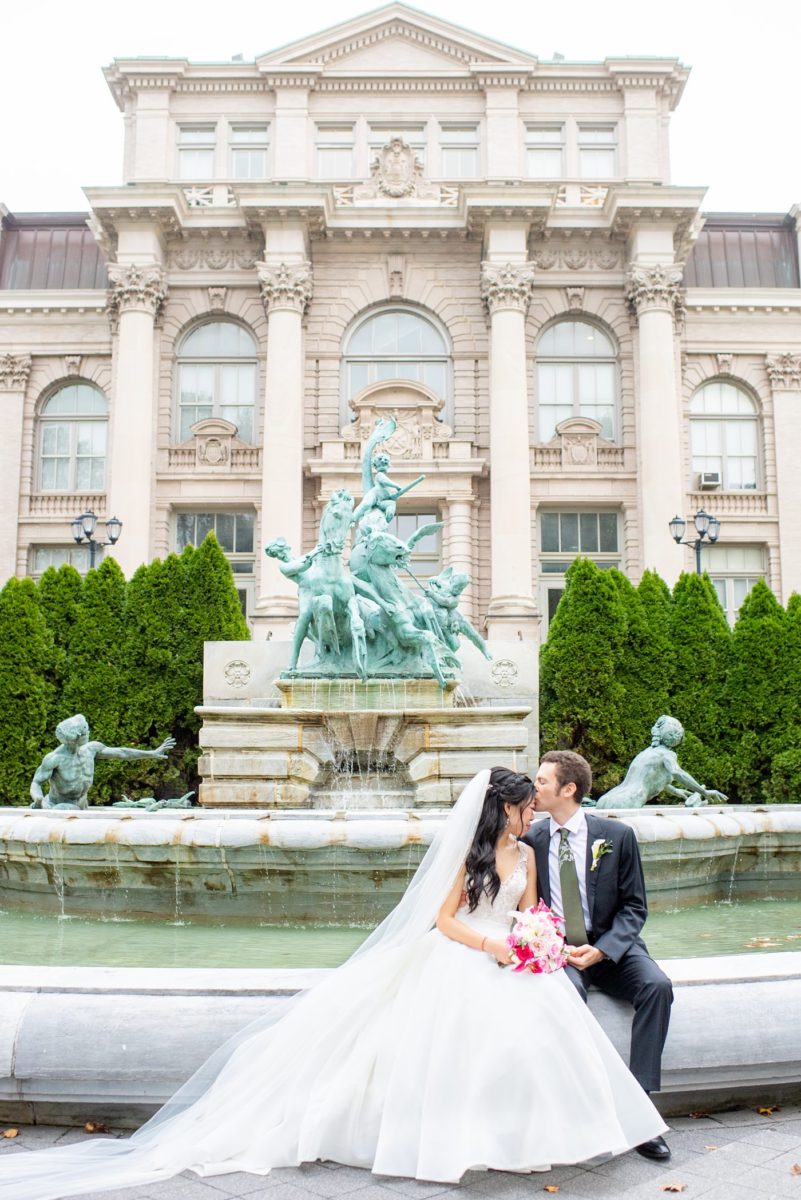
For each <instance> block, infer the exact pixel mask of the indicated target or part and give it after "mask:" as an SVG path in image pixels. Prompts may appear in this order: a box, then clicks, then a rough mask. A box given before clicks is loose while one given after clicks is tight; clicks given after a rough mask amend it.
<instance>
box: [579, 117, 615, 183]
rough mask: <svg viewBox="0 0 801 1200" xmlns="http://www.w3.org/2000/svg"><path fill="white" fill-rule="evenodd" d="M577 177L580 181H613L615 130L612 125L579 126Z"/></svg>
mask: <svg viewBox="0 0 801 1200" xmlns="http://www.w3.org/2000/svg"><path fill="white" fill-rule="evenodd" d="M578 151H579V175H580V177H581V178H582V179H614V177H615V174H616V170H617V129H616V126H614V125H579V127H578Z"/></svg>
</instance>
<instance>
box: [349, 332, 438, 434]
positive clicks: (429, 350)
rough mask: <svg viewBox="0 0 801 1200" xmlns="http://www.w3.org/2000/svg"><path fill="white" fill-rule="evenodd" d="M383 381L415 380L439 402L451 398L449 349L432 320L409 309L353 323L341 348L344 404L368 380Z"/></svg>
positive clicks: (369, 381) (360, 389)
mask: <svg viewBox="0 0 801 1200" xmlns="http://www.w3.org/2000/svg"><path fill="white" fill-rule="evenodd" d="M382 379H410V380H414V381H416V382H418V383H423V384H425V385H426V387H428V388H430V389H431V391H432V392H435V393H436V395H437V396H441V397H442V399H443V401H445V402H447V401H448V400H449V399H450V393H451V359H450V350H449V348H448V346H447V344H446V341H445V338H444V336H443V334H442V333H441V332H440V331H439V329H437V327H436V325H434V323H433V322H432V321H429V320H427V319H426V318H425V317H423V316H421V315H420V314H419V313H416V312H413V311H411V310H409V309H405V308H392V309H383V310H382V311H381V312H377V313H373V314H372V315H371V316H369V317H367V318H366V319H365V320H364V321H362V322H361V323H360V324H359V325H357V326H356V328H355V329H354V330H353V332H352V333H351V335H350V337H349V339H348V343H347V346H346V348H345V397H344V399H345V403H346V405H347V401H348V400H350V399H352V397H353V396H356V395H358V393H359V392H360V391H362V389H363V388H366V387H367V386H368V384H371V383H378V381H379V380H382ZM348 415H349V416H352V414H351V413H349V414H348Z"/></svg>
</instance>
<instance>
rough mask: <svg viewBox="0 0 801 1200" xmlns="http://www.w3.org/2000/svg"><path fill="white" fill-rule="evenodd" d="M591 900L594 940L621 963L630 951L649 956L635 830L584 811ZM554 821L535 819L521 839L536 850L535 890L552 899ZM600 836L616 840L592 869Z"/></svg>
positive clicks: (642, 883)
mask: <svg viewBox="0 0 801 1200" xmlns="http://www.w3.org/2000/svg"><path fill="white" fill-rule="evenodd" d="M586 820H587V861H586V863H585V864H584V871H585V878H586V881H587V903H588V907H589V910H590V926H591V929H592V932H591V934H590V941H591V942H592V943H593V945H595V946H597V947H598V949H599V950H602V951H603V952H604V954H605V955H606V957H607V958H609V959H611V960H612V962H619V961H620V959H621V958H622V957H623V955H624V954H626V953H627V952H628V951H629V950H634V951H635V953H636V952H640V953H643V954H647V953H648V950H647V948H646V945H645V942H644V941H643V940H642V938H641V937H640V930H641V929H642V927H643V925H644V924H645V918H646V917H647V916H648V901H647V900H646V895H645V880H644V878H643V872H642V863H641V861H640V851H639V848H638V846H637V839H636V837H635V836H634V831H633V830H632V829H631V827H630V826H629V825H626V824H625V823H624V822H623V821H613V820H610V819H609V818H608V817H597V816H596V815H595V814H594V813H590V812H588V813H586ZM549 828H550V820H549V818H548V817H546V818H545V819H544V820H540V821H536V822H535V823H534V825H533V826H532V827H531V829H530V830H529V832H528V833H527V834H526V835H525V836H524V837H523V839H522V840H523V841H524V842H526V843H527V844H528V845H529V846H531V847H532V848H533V850H534V857H535V860H536V863H537V892H538V894H539V895H540V896H541V897H542V899H543V900H544V901H545V903H546V904H550V903H551V880H550V870H549V865H548V851H549V846H550V835H549ZM598 838H603V840H604V841H608V842H611V843H612V849H611V850H610V851H609V852H608V853H606V854H603V855H602V856H601V857H600V859H599V860H598V865H597V866H596V868H595V870H594V871H593V870H592V843H593V842H594V841H597V840H598Z"/></svg>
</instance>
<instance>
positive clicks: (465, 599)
mask: <svg viewBox="0 0 801 1200" xmlns="http://www.w3.org/2000/svg"><path fill="white" fill-rule="evenodd" d="M444 519H445V522H446V529H447V531H448V561H447V563H446V564H445V566H448V567H453V569H454V571H463V572H464V573H465V574H466V575H469V576H470V583H469V584H468V585H467V587H466V588H465V590H464V591H463V592H462V597H461V600H460V602H459V608H460V610H461V612H463V613H464V615H465V616H466V617H468V618H469V619H470V620H473V577H474V576H475V573H476V564H475V560H474V555H473V501H472V499H471V498H470V497H466V498H464V499H463V498H455V499H452V500H449V501H448V503H447V504H446V506H445V516H444Z"/></svg>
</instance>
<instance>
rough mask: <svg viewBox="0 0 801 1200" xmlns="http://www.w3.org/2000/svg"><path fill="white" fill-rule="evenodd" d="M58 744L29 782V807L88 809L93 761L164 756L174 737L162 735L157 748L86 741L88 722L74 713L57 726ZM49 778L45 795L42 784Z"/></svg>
mask: <svg viewBox="0 0 801 1200" xmlns="http://www.w3.org/2000/svg"><path fill="white" fill-rule="evenodd" d="M56 737H57V738H58V740H59V742H60V743H61V745H60V746H57V747H56V749H55V750H52V751H51V752H50V754H46V755H45V756H44V758H43V759H42V761H41V763H40V765H39V767H38V768H37V770H36V774H35V775H34V777H33V782H32V783H31V808H88V807H89V799H88V797H89V789H90V787H91V786H92V784H93V782H94V778H95V760H96V759H98V758H119V759H122V760H123V762H136V761H137V760H139V759H142V758H161V759H165V758H166V757H167V754H166V751H168V750H172V748H173V746H174V745H175V738H171V737H168V738H165V739H164V741H163V742H162V743H161V745H160V746H159V747H158V748H157V749H156V750H132V749H130V748H129V747H127V746H105V745H104V744H103V743H102V742H90V741H89V723H88V721H87V720H86V717H84V716H82V715H81V713H77V714H76V715H75V716H74V717H67V718H66V719H65V720H63V721H61V722H60V723H59V724H58V725H57V726H56ZM48 780H49V781H50V790H49V792H48V794H47V795H45V794H44V792H43V791H42V784H43V783H47V781H48Z"/></svg>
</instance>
